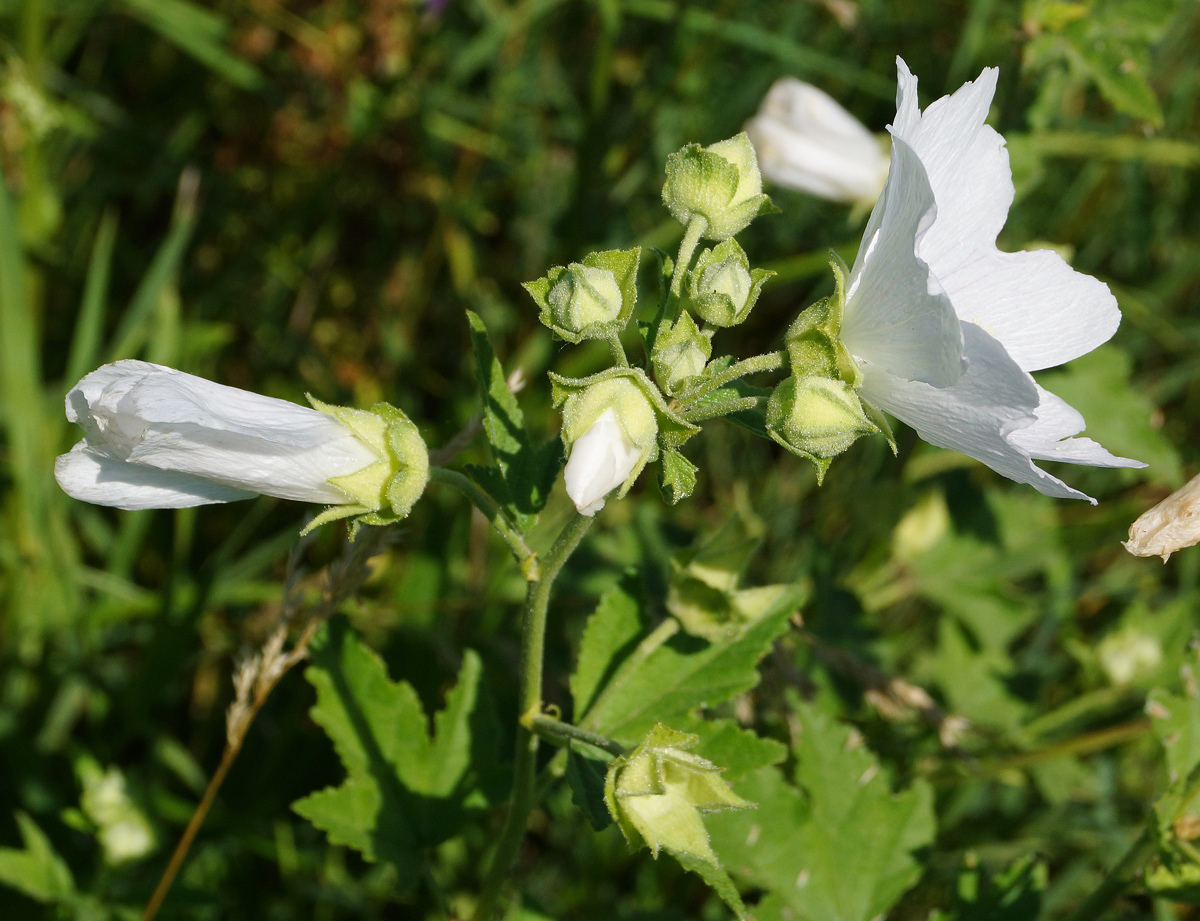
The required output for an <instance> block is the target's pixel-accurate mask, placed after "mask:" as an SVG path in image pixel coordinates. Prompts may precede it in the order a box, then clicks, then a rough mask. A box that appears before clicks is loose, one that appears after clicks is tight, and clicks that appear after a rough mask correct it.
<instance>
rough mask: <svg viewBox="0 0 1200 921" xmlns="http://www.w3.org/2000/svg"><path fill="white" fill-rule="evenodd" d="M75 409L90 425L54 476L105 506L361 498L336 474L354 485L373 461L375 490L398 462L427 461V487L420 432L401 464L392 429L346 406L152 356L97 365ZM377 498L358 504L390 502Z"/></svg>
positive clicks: (71, 401) (353, 501) (70, 398)
mask: <svg viewBox="0 0 1200 921" xmlns="http://www.w3.org/2000/svg"><path fill="white" fill-rule="evenodd" d="M66 410H67V418H68V419H69V420H70V421H72V422H75V423H78V424H79V425H80V426H82V427H83V429H84V431H85V433H86V434H85V437H84V440H83V441H81V442H80V443H79V444H77V445H76V446H75V447H74V449H72V450H71V451H70V453H68V454H64V455H62V456H61V457H59V458H58V460H57V461H56V463H55V465H54V473H55V477H56V478H57V480H58V482H59V485H60V486H62V488H63V490H64V491H65V492H66V493H67V494H68V495H70V496H72V497H74V498H76V499H81V500H83V501H85V502H92V503H94V504H97V505H109V506H114V507H116V508H122V509H144V508H187V507H191V506H195V505H207V504H211V503H215V502H231V501H233V500H236V499H245V498H249V497H250V496H252V495H254V494H255V493H261V494H263V495H268V496H277V497H279V498H282V499H296V500H299V501H301V502H317V503H324V504H330V505H341V506H350V505H356V506H362V505H363V503H364V499H363V496H361V495H357V494H352V493H351V492H348V491H347V489H346V488H341V487H340V486H339V485H334V482H333V481H338V480H340V481H341V482H342V483H347V482H349V483H351V488H355V487H357V486H358V483H357V480H354V478H355V477H358V476H359V475H360V474H364V473H365V472H366V471H368V470H369V469H371V468H373V467H377V468H378V470H379V472H380V477H382V479H381V480H380V483H379V484H377V485H378V486H379V489H378V490H376V492H381V491H382V490H383V489H385V488H386V482H387V481H389V480H390V481H394V480H395V476H394V475H395V474H396V472H397V471H396V469H395V468H396V467H397V466H398V467H401V468H404V470H405V471H406V472H408V471H409V470H415V469H416V468H421V469H420V470H417V471H416V472H417V473H419V474H420V476H419V479H421V480H422V483H421V485H422V486H423V485H424V484H423V479H424V472H423V471H424V468H423V466H422V462H423V460H424V444H423V443H422V444H420V445H419V450H418V449H417V444H416V442H419V440H420V439H419V436H416V441H414V442H413V444H412V445H411V446H408V449H407V450H406V451H405V453H406V455H411V457H406V458H404V459H400V460H399V463H398V464H397V463H396V461H395V459H393V458H391V457H390V456H389V455H390V454H391V453H394V452H393V451H391V450H390V447H389V444H390V443H389V441H388V440H387V439H386V438H385V437H384V436H383V434H382V433H381V434H380V437H379V438H369V439H368V438H364V437H363V435H364V434H369V427H367V426H364V425H362V424H358V425H352V424H348V423H347V422H345V421H343V419H342V418H340V416H335V415H334V414H333V413H334V412H338V413H340V414H345V413H346V412H347V411H345V410H333V409H331V411H330V412H319V411H317V410H315V409H308V408H306V407H303V406H297V405H296V404H295V403H289V402H288V401H286V400H277V399H274V398H272V397H265V396H261V395H259V394H256V393H249V392H247V391H245V390H238V389H237V388H235V387H226V386H223V385H221V384H215V383H213V382H212V381H207V380H204V379H203V378H199V377H194V376H193V375H191V374H184V373H183V372H181V371H176V370H174V369H172V368H165V367H162V366H160V365H154V364H150V363H149V362H144V361H118V362H115V363H114V364H110V365H105V366H104V367H102V368H100V369H99V370H97V371H93V372H92V373H91V374H89V375H88V376H87V377H85V378H83V380H81V381H80V382H79V383H78V384H76V385H75V387H74V388H72V390H71V392H70V393H68V394H67V399H66ZM352 412H362V411H352ZM392 412H393V413H397V414H399V411H398V410H392ZM363 415H365V416H370V418H371V420H375V421H376V422H378V428H380V429H381V430H383V429H384V428H385V427H386V422H385V421H384V420H382V419H377V418H376V416H375V415H374V414H371V413H363ZM404 421H405V422H407V420H406V419H405V420H404ZM408 424H409V425H410V426H411V423H408ZM410 440H411V439H410ZM376 441H378V442H379V444H376V443H375V442H376ZM418 454H419V455H421V456H420V457H418V456H417V455H418ZM384 468H387V469H384ZM358 491H360V490H357V489H356V490H355V492H358ZM410 504H411V503H410ZM371 505H373V506H374V507H373V508H359V509H358V510H359V511H376V510H377V509H378V508H380V505H381V503H380V502H372V503H371ZM405 511H407V509H405Z"/></svg>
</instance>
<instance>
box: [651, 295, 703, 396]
mask: <svg viewBox="0 0 1200 921" xmlns="http://www.w3.org/2000/svg"><path fill="white" fill-rule="evenodd" d="M711 357H712V333H708V334H707V335H705V334H704V333H702V332H701V331H700V329H699V328H698V327H697V326H696V321H695V320H693V319H692V317H691V314H689V313H688V312H687V311H686V310H685V311H684V312H683V313H681V314H680V315H679V319H678V320H676V321H675V322H674V323H664V324H663V326H662V328H661V329H660V330H659V333H658V337H657V338H656V339H655V340H654V354H653V355H652V356H651V362H652V364H653V365H654V378H655V380H656V381H658V384H659V386H661V387H662V388H663V390H664V391H666V393H667V394H668V395H669V396H674V395H675V394H676V393H678V392H679V391H680V390H682V389H683V386H684V384H685V383H686V382H687V381H690V380H691V379H692V378H694V377H697V376H699V375H700V374H703V373H704V366H705V365H706V364H708V359H709V358H711Z"/></svg>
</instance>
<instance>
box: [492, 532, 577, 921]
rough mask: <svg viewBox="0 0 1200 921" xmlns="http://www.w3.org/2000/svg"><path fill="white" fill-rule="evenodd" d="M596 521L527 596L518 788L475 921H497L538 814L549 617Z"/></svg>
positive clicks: (566, 544) (572, 537) (562, 546)
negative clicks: (555, 593)
mask: <svg viewBox="0 0 1200 921" xmlns="http://www.w3.org/2000/svg"><path fill="white" fill-rule="evenodd" d="M592 521H593V519H592V518H591V517H589V516H587V515H580V514H578V513H576V514H574V515H572V516H571V519H570V520H569V521H568V522H567V524H566V526H565V527H564V528H563V529H562V531H561V532H560V533H559V535H558V539H557V540H556V541H555V542H554V546H553V547H551V548H550V550H549V552H548V553H547V554H546V556H545V558H544V559H543V560H542V563H541V566H540V567H539V568H540V572H539V578H538V579H537V580H535V581H533V582H530V583H529V588H528V591H527V593H526V596H525V613H524V615H523V617H522V620H521V661H520V665H519V669H520V680H521V689H520V699H519V710H518V713H519V714H520V716H519V717H518V722H517V745H516V752H517V754H516V761H515V763H514V764H513V785H512V792H511V793H510V794H509V800H508V815H506V816H505V819H504V827H503V828H502V829H501V831H500V837H499V839H498V840H497V842H496V850H495V852H494V853H493V854H492V863H491V866H490V867H489V868H488V872H487V875H486V876H485V877H484V881H483V889H482V892H481V894H480V897H479V904H478V905H477V906H476V908H475V914H474V915H473V916H472V917H473V921H488V919H490V918H492V917H494V916H495V913H496V908H497V904H496V903H497V899H498V898H499V897H500V892H501V890H502V889H503V887H504V883H505V882H506V881H507V879H508V876H509V873H510V872H511V870H512V866H513V863H515V862H516V859H517V852H518V850H519V849H520V846H521V839H522V838H524V837H525V826H526V824H527V823H528V821H529V813H530V812H531V811H532V810H533V804H534V800H535V792H536V781H537V752H538V741H539V736H538V734H537V733H536V732H534V731H533V729H532V728H530V727H531V723H532V721H533V719H534V718H535V717H538V716H540V715H541V711H542V673H543V668H544V659H545V654H546V616H547V613H548V611H549V607H550V591H551V589H552V588H553V586H554V580H555V579H556V578H557V577H558V574H559V572H560V571H561V570H562V568H563V565H564V564H565V563H566V562H567V560H568V559H569V558H570V556H571V554H572V553H574V552H575V549H576V548H577V547H578V546H579V543H580V541H582V540H583V537H584V535H585V534H587V532H588V529H589V528H590V527H591V526H592Z"/></svg>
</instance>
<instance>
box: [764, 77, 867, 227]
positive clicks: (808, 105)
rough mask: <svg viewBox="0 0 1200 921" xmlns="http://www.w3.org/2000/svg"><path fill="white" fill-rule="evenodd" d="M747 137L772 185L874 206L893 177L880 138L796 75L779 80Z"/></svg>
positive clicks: (823, 93)
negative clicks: (885, 182) (889, 175)
mask: <svg viewBox="0 0 1200 921" xmlns="http://www.w3.org/2000/svg"><path fill="white" fill-rule="evenodd" d="M746 133H747V134H748V135H749V136H750V142H751V143H752V144H753V145H754V149H755V152H756V153H757V155H758V165H759V168H760V169H761V170H762V174H763V176H764V177H766V178H767V179H768V180H769V181H771V182H773V183H775V184H776V185H781V186H783V187H784V188H788V189H796V190H798V191H801V192H808V193H809V194H811V195H818V196H820V197H822V198H829V199H832V200H834V201H842V202H866V203H867V204H870V203H872V202H874V201H875V199H876V198H877V197H878V196H879V192H880V190H881V189H882V188H883V183H884V180H885V179H886V178H887V173H888V158H887V156H886V155H885V154H884V152H883V151H882V149H881V148H880V146H879V142H878V141H877V140H876V139H875V136H874V135H872V134H871V132H870V131H868V130H867V129H866V128H865V127H864V126H863V124H862V123H861V122H860V121H859V120H858V119H856V118H855V117H854V116H853V115H851V114H850V113H849V112H847V111H846V110H845V109H843V108H842V107H841V106H840V105H839V104H838V103H837V102H836V101H835V100H834V99H833V97H831V96H829V95H828V94H827V93H825V92H823V91H821V90H819V89H817V88H816V87H815V86H812V85H810V84H808V83H804V82H803V81H801V80H797V79H796V78H795V77H783V78H781V79H779V80H776V81H775V83H774V84H772V86H771V89H770V90H768V92H767V95H766V96H765V97H764V98H763V102H762V106H761V107H760V108H759V110H758V113H757V114H756V115H755V116H754V118H752V119H751V120H750V121H749V122H747V123H746Z"/></svg>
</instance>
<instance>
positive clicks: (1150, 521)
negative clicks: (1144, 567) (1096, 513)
mask: <svg viewBox="0 0 1200 921" xmlns="http://www.w3.org/2000/svg"><path fill="white" fill-rule="evenodd" d="M1197 543H1200V476H1198V477H1195V478H1193V479H1192V480H1191V481H1190V482H1188V483H1187V484H1185V485H1184V486H1182V487H1181V488H1179V489H1177V490H1175V492H1173V493H1171V495H1169V496H1167V498H1165V499H1163V500H1162V502H1160V503H1158V505H1156V506H1154V508H1152V509H1150V510H1149V511H1147V512H1145V513H1143V514H1142V515H1140V516H1139V517H1138V520H1137V521H1135V522H1134V523H1133V524H1131V525H1130V526H1129V540H1127V541H1125V542H1124V546H1125V549H1126V550H1128V551H1129V552H1130V553H1132V554H1133V555H1134V556H1161V557H1162V558H1163V562H1164V563H1165V562H1166V561H1167V560H1169V559H1170V558H1171V554H1172V553H1174V552H1175V551H1176V550H1182V549H1183V548H1184V547H1193V546H1195V545H1196V544H1197Z"/></svg>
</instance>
